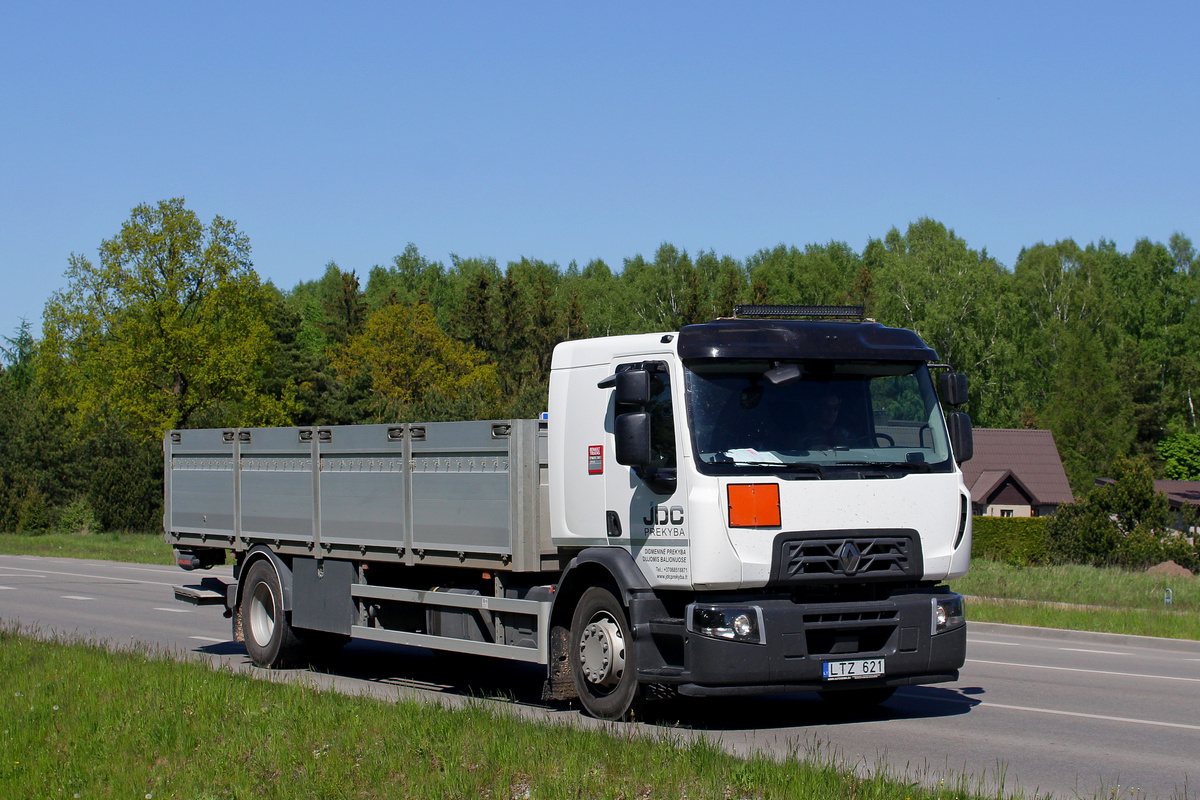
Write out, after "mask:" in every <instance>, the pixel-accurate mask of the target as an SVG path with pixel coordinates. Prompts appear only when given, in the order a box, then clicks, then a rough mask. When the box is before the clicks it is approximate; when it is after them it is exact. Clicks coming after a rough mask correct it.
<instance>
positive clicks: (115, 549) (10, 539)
mask: <svg viewBox="0 0 1200 800" xmlns="http://www.w3.org/2000/svg"><path fill="white" fill-rule="evenodd" d="M0 553H4V554H6V555H19V556H59V557H62V558H99V559H105V560H108V561H128V562H132V563H135V564H174V563H175V558H174V556H173V555H172V552H171V546H170V545H168V544H167V543H166V542H165V541H164V540H163V535H162V532H161V531H160V532H155V533H82V534H81V533H42V534H29V533H0Z"/></svg>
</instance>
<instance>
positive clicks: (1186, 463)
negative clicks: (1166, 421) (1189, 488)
mask: <svg viewBox="0 0 1200 800" xmlns="http://www.w3.org/2000/svg"><path fill="white" fill-rule="evenodd" d="M1158 456H1159V458H1161V459H1162V460H1163V461H1164V462H1166V476H1167V477H1168V478H1169V479H1171V480H1173V481H1200V434H1197V433H1176V434H1174V435H1173V436H1169V437H1167V438H1166V439H1163V440H1162V441H1161V442H1159V443H1158Z"/></svg>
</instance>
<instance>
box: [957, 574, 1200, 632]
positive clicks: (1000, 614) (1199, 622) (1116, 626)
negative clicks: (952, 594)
mask: <svg viewBox="0 0 1200 800" xmlns="http://www.w3.org/2000/svg"><path fill="white" fill-rule="evenodd" d="M951 586H952V587H953V588H954V590H955V591H957V592H962V593H963V594H966V595H972V596H974V597H975V598H987V599H973V600H971V601H970V602H968V604H967V618H968V619H971V620H975V621H977V622H1003V623H1008V624H1011V625H1038V626H1041V627H1047V628H1065V629H1068V630H1080V631H1100V632H1105V633H1132V634H1137V635H1140V636H1162V637H1166V638H1171V639H1200V580H1198V579H1196V578H1167V577H1164V576H1162V575H1147V574H1145V573H1143V572H1129V571H1126V570H1120V569H1114V568H1098V567H1088V566H1082V565H1078V564H1063V565H1056V566H1036V567H1014V566H1010V565H1008V564H1004V563H1001V562H999V561H992V560H990V559H986V558H976V559H973V560H972V561H971V571H970V572H969V573H968V574H967V576H966V577H965V578H960V579H959V580H956V581H954V582H953V583H952V584H951ZM1167 588H1170V589H1171V591H1172V594H1173V605H1172V606H1171V608H1170V609H1169V610H1167V609H1164V606H1163V593H1164V589H1167ZM997 600H998V601H1003V600H1019V601H1023V602H1020V603H1012V602H1007V603H1006V602H995V601H997ZM1030 601H1032V604H1031V602H1030ZM1039 603H1040V604H1039ZM1053 603H1067V604H1071V605H1078V606H1088V608H1064V607H1061V606H1056V605H1050V604H1053Z"/></svg>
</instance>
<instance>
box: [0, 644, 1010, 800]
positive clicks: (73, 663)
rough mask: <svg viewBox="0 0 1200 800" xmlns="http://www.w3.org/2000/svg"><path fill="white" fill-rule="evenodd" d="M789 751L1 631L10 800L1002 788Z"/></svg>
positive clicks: (884, 794)
mask: <svg viewBox="0 0 1200 800" xmlns="http://www.w3.org/2000/svg"><path fill="white" fill-rule="evenodd" d="M615 730H628V729H627V728H620V727H619V728H616V729H615ZM810 747H811V748H814V749H815V748H816V747H817V746H816V745H811V746H810ZM794 756H795V757H794V758H790V759H786V760H783V761H776V760H773V759H770V758H765V757H754V758H749V759H740V758H736V757H734V756H730V755H728V754H726V753H725V752H723V751H722V750H721V749H720V748H719V747H718V746H717V745H715V744H713V743H712V742H710V741H708V740H706V739H703V738H697V739H692V740H688V741H683V740H682V739H680V740H676V741H671V740H663V739H654V738H650V737H643V736H639V735H633V736H613V735H611V734H610V733H607V732H604V731H595V730H592V731H589V730H581V729H576V728H572V727H568V726H564V725H554V724H536V723H529V722H523V721H521V720H519V719H517V718H515V717H513V716H510V715H508V714H504V713H501V712H498V711H494V710H491V709H489V708H487V707H485V706H483V705H482V704H481V705H477V706H472V707H469V708H467V709H465V710H447V709H444V708H440V707H437V706H431V705H427V704H421V703H415V702H399V703H396V704H389V703H383V702H380V701H377V700H372V699H369V698H365V697H347V696H344V695H337V694H330V693H325V692H321V691H318V690H316V689H314V688H312V687H309V686H305V685H303V684H287V683H285V684H277V683H272V682H268V681H260V680H256V679H254V678H253V677H251V676H248V675H240V674H232V673H229V672H225V671H213V670H210V669H209V668H208V667H206V666H204V665H202V664H197V663H194V662H185V661H180V660H177V659H175V658H173V657H166V656H162V655H156V654H145V653H141V654H139V653H135V652H134V653H131V652H126V651H123V652H110V651H108V650H105V649H102V648H100V647H96V646H91V645H87V644H79V643H61V642H48V641H43V640H41V639H40V638H34V637H31V636H28V635H26V634H24V633H22V632H21V631H19V630H17V629H15V628H13V627H11V626H4V627H0V795H2V796H5V797H30V798H37V797H47V798H48V797H53V798H60V797H68V798H70V797H85V798H91V797H101V798H104V797H121V798H129V797H138V798H143V797H144V798H148V800H153V798H165V797H188V798H226V797H236V798H277V797H278V798H292V797H346V798H350V797H355V798H393V797H405V798H477V797H493V798H504V800H522V799H524V798H530V799H533V798H775V797H778V798H793V797H820V798H854V799H855V800H872V798H878V800H893V799H896V800H899V799H903V800H911V799H913V798H939V800H950V798H954V799H955V800H968V798H978V797H983V796H990V797H1000V796H1004V793H1003V789H1002V788H1001V789H999V790H997V792H996V793H995V794H991V795H981V794H978V793H977V792H978V791H979V788H980V787H979V785H978V784H976V783H975V782H973V779H969V778H960V779H957V780H949V779H947V780H945V782H944V784H943V785H941V786H940V787H939V788H937V789H926V788H921V785H920V784H921V783H924V782H925V781H924V780H922V779H921V778H919V777H918V778H917V779H916V780H906V779H897V778H895V777H888V776H887V775H882V774H873V775H870V776H863V775H860V774H858V773H857V772H856V771H855V770H853V769H849V768H847V767H845V766H844V765H842V764H840V763H838V762H837V761H835V760H834V759H832V758H830V757H829V756H828V755H821V754H820V753H819V752H817V753H814V752H797V753H795V754H794ZM925 779H927V780H928V782H930V783H935V782H936V776H934V777H933V778H932V779H929V776H925Z"/></svg>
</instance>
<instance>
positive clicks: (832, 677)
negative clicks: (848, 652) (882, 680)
mask: <svg viewBox="0 0 1200 800" xmlns="http://www.w3.org/2000/svg"><path fill="white" fill-rule="evenodd" d="M882 674H883V659H882V658H867V659H864V660H862V661H826V662H825V663H824V664H822V665H821V676H822V677H823V678H825V680H827V681H840V680H845V679H846V678H877V677H879V676H880V675H882Z"/></svg>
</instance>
